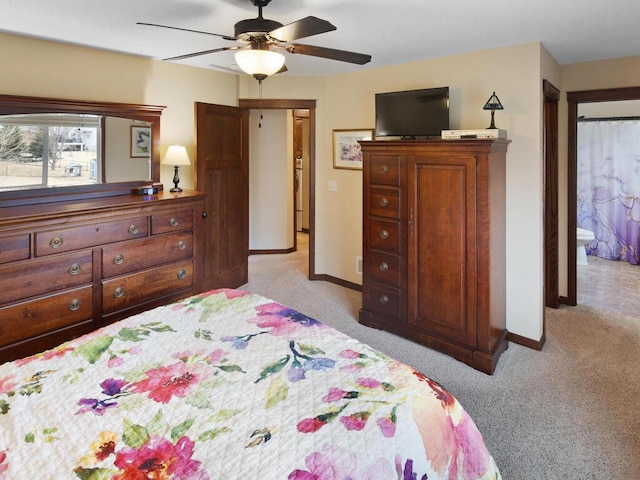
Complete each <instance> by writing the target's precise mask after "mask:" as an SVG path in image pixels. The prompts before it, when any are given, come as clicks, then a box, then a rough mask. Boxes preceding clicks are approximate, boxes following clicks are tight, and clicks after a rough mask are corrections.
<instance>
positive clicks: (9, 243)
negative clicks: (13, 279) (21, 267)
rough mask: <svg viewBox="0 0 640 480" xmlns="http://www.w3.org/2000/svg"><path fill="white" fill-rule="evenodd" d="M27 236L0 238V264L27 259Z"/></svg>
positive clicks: (26, 234)
mask: <svg viewBox="0 0 640 480" xmlns="http://www.w3.org/2000/svg"><path fill="white" fill-rule="evenodd" d="M29 245H30V243H29V234H28V233H25V234H22V235H10V236H6V237H0V263H9V262H15V261H17V260H26V259H27V258H29Z"/></svg>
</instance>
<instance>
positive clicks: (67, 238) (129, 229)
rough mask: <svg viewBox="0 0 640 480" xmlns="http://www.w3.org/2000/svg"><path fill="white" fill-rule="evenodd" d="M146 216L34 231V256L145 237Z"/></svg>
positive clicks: (146, 228)
mask: <svg viewBox="0 0 640 480" xmlns="http://www.w3.org/2000/svg"><path fill="white" fill-rule="evenodd" d="M147 232H148V227H147V217H146V216H140V217H131V218H125V219H121V220H117V219H114V220H113V221H112V222H110V223H100V224H95V225H83V226H78V227H69V228H64V229H58V230H48V231H38V232H36V256H42V255H51V254H54V253H60V252H67V251H69V250H77V249H79V248H87V247H93V246H96V245H102V244H105V243H114V242H120V241H122V240H129V239H131V238H139V237H146V236H147Z"/></svg>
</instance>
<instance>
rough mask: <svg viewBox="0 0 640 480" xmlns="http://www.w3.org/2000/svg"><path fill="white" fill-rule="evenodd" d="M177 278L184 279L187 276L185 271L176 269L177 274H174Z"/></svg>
mask: <svg viewBox="0 0 640 480" xmlns="http://www.w3.org/2000/svg"><path fill="white" fill-rule="evenodd" d="M176 276H177V277H178V280H184V279H185V278H186V277H187V272H186V270H184V269H181V270H178V274H177V275H176Z"/></svg>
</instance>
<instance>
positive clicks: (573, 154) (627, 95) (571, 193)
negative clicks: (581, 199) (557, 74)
mask: <svg viewBox="0 0 640 480" xmlns="http://www.w3.org/2000/svg"><path fill="white" fill-rule="evenodd" d="M622 100H640V87H624V88H607V89H604V90H582V91H577V92H567V105H568V114H567V125H568V131H567V202H568V204H567V238H568V241H567V244H568V246H567V248H568V251H567V298H566V299H561V300H563V303H566V304H567V305H577V303H578V301H577V299H578V298H577V297H578V294H577V290H578V288H577V267H576V246H577V245H576V227H577V226H578V219H577V217H578V211H577V210H578V207H577V202H578V105H579V104H581V103H596V102H615V101H622Z"/></svg>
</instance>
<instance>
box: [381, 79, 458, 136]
mask: <svg viewBox="0 0 640 480" xmlns="http://www.w3.org/2000/svg"><path fill="white" fill-rule="evenodd" d="M448 129H449V87H439V88H426V89H421V90H406V91H403V92H387V93H376V136H377V137H408V138H412V137H432V136H438V137H440V135H441V132H442V130H448Z"/></svg>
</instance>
